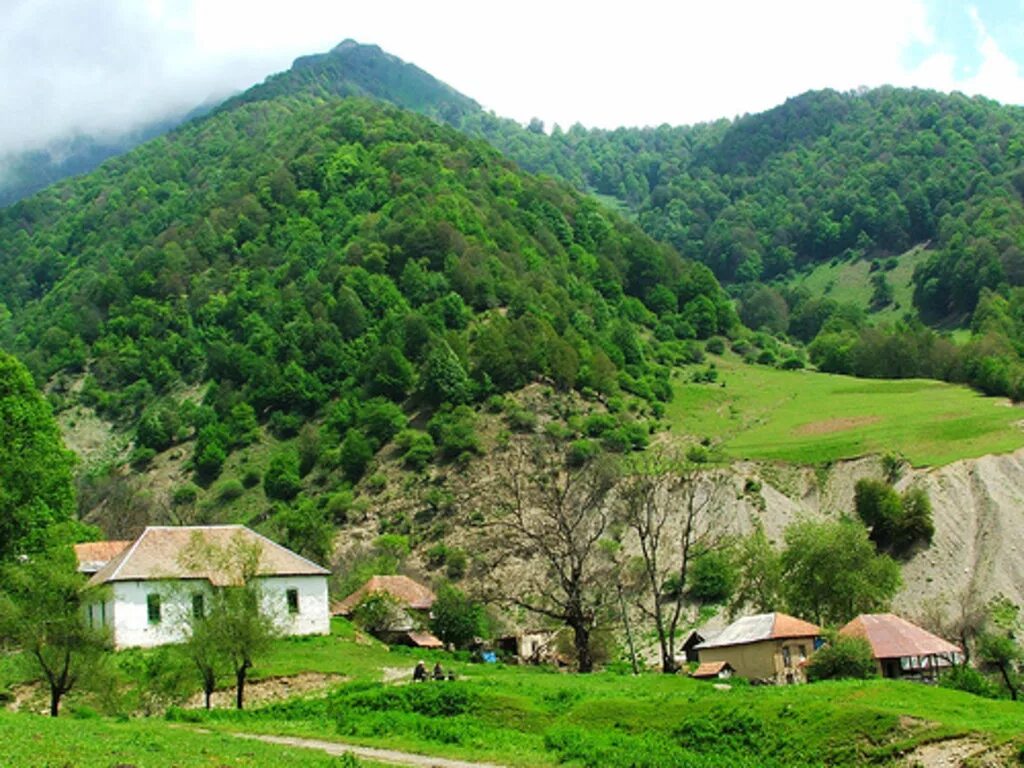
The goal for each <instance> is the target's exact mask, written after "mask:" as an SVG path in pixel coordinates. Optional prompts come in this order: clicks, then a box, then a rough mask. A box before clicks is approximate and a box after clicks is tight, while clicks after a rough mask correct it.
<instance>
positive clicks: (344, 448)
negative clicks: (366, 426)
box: [339, 429, 373, 483]
mask: <svg viewBox="0 0 1024 768" xmlns="http://www.w3.org/2000/svg"><path fill="white" fill-rule="evenodd" d="M372 458H373V447H372V446H371V445H370V441H369V440H367V439H366V437H365V436H364V435H363V433H362V432H360V431H359V430H358V429H350V430H349V431H348V432H347V433H345V439H344V440H342V441H341V448H340V454H339V464H340V466H341V469H342V471H343V472H344V473H345V477H347V478H348V479H349V480H351V481H352V482H353V483H354V482H356V481H358V480H359V478H361V477H362V476H363V473H364V472H366V465H367V464H369V463H370V460H371V459H372Z"/></svg>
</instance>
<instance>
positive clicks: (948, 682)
mask: <svg viewBox="0 0 1024 768" xmlns="http://www.w3.org/2000/svg"><path fill="white" fill-rule="evenodd" d="M939 685H941V686H942V687H943V688H952V689H953V690H955V691H964V692H965V693H973V694H974V695H975V696H982V697H984V698H986V699H995V698H998V697H999V689H998V687H997V686H995V685H993V684H992V681H991V680H989V679H988V678H987V677H985V676H984V675H983V674H982V673H981V672H979V671H978V670H976V669H975V668H974V667H971V666H968V665H967V664H957V665H956V666H954V667H951V668H950V669H949V670H947V671H946V672H944V673H943V675H942V677H940V678H939Z"/></svg>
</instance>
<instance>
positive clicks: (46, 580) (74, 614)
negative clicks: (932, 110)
mask: <svg viewBox="0 0 1024 768" xmlns="http://www.w3.org/2000/svg"><path fill="white" fill-rule="evenodd" d="M76 566H77V563H76V561H75V556H74V554H73V552H72V551H71V548H70V547H69V546H67V545H64V546H60V547H54V548H52V549H50V550H49V551H47V552H45V553H37V554H35V555H34V556H32V557H30V558H29V559H28V560H26V561H24V562H20V563H8V564H5V565H4V566H2V573H0V641H6V642H10V643H12V644H13V645H14V646H15V647H17V648H19V649H20V650H21V651H22V658H23V659H24V661H25V663H26V664H27V666H28V671H29V674H30V676H31V679H33V680H38V681H40V682H42V683H43V685H45V686H46V687H47V688H48V689H49V693H50V714H51V715H52V716H53V717H56V716H57V714H58V711H59V708H60V702H61V699H62V698H63V696H64V695H65V694H66V693H68V692H69V691H71V690H72V689H74V688H75V687H76V686H80V684H81V683H82V682H83V681H87V680H88V678H89V676H90V675H94V674H96V673H97V671H98V669H99V667H100V666H101V665H102V663H103V661H104V651H105V650H106V648H107V645H108V638H107V634H106V632H105V631H104V630H102V629H99V628H93V627H91V626H89V624H88V623H87V621H86V610H87V608H88V606H89V605H90V604H91V603H93V602H95V601H96V600H98V599H104V598H105V596H104V595H103V594H102V592H101V591H99V590H95V589H90V590H86V589H84V586H85V578H84V577H83V576H82V574H80V573H78V570H77V567H76Z"/></svg>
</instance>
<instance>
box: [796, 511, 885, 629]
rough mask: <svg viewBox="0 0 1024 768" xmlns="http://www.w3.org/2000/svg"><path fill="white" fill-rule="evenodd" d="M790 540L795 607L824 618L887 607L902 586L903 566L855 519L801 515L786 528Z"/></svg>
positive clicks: (842, 619) (839, 619) (843, 618)
mask: <svg viewBox="0 0 1024 768" xmlns="http://www.w3.org/2000/svg"><path fill="white" fill-rule="evenodd" d="M785 542H786V547H785V549H784V550H783V552H782V572H783V588H782V592H783V597H784V598H785V600H786V604H787V605H788V607H789V610H790V611H791V612H793V613H795V614H797V615H799V616H806V617H809V618H812V619H813V620H814V621H815V622H816V623H818V624H823V623H826V624H843V623H846V622H847V621H850V620H851V619H853V618H854V617H855V616H857V615H858V614H861V613H874V612H877V611H884V610H886V609H888V607H889V603H890V601H891V600H892V597H893V595H895V594H896V591H897V590H898V589H899V586H900V569H899V566H898V565H897V564H896V563H895V561H893V559H892V558H890V557H889V556H888V555H880V554H878V553H876V552H875V547H874V545H873V544H872V543H871V541H870V540H869V539H868V532H867V529H866V528H864V526H863V525H861V524H860V523H857V522H854V521H853V520H849V519H842V520H838V521H834V522H833V521H824V522H814V521H811V520H803V521H799V522H796V523H793V524H792V525H790V526H789V527H788V528H786V532H785Z"/></svg>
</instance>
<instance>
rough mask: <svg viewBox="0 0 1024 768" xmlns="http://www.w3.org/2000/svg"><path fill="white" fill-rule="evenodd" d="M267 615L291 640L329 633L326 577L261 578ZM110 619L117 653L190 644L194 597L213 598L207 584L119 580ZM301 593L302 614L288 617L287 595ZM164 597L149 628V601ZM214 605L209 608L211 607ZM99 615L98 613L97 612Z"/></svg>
mask: <svg viewBox="0 0 1024 768" xmlns="http://www.w3.org/2000/svg"><path fill="white" fill-rule="evenodd" d="M261 583H262V586H263V601H262V603H263V611H264V612H265V613H267V614H268V615H271V616H273V617H274V620H275V622H276V623H277V625H278V627H279V628H280V629H281V631H282V632H283V633H284V634H287V635H315V634H328V633H329V632H330V616H329V613H328V602H327V579H326V577H324V576H272V577H267V578H264V579H261ZM111 588H112V589H111V599H110V600H109V601H108V603H107V608H106V617H107V621H108V623H109V624H110V626H111V627H112V630H113V641H114V647H115V648H132V647H142V648H150V647H153V646H157V645H166V644H167V643H180V642H182V641H184V640H185V637H186V635H185V632H186V627H187V625H188V619H189V617H190V615H191V613H192V596H193V594H195V593H196V592H202V593H203V594H205V595H207V601H208V600H209V597H208V596H209V595H210V593H211V588H210V584H209V582H207V581H205V580H184V581H179V580H151V581H118V582H114V583H113V584H111ZM289 589H295V590H297V591H298V598H299V605H298V608H299V610H298V613H295V614H289V612H288V600H287V591H288V590H289ZM152 593H157V594H159V595H160V621H159V623H154V624H150V623H149V612H148V606H147V600H148V596H149V595H150V594H152ZM207 604H209V603H207ZM93 610H94V615H98V613H99V608H98V606H95V607H94V608H93Z"/></svg>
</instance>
